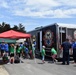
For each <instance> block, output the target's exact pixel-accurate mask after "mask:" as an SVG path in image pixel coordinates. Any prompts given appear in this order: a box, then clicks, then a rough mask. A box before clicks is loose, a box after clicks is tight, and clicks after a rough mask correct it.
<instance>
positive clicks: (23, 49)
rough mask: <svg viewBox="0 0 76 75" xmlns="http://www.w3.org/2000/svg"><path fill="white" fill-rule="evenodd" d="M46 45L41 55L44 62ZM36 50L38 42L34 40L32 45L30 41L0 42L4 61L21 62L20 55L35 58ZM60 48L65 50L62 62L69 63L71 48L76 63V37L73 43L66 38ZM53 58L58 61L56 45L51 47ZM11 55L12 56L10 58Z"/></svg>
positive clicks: (0, 52)
mask: <svg viewBox="0 0 76 75" xmlns="http://www.w3.org/2000/svg"><path fill="white" fill-rule="evenodd" d="M45 48H46V47H45V46H42V50H41V56H42V62H43V63H45V56H46V50H45ZM35 50H36V42H33V44H32V45H29V43H28V42H24V44H23V43H17V44H8V43H6V42H2V43H1V44H0V56H1V57H2V59H3V61H4V62H7V60H8V62H10V63H15V62H20V57H22V58H23V59H25V58H27V59H29V58H31V59H33V58H35ZM60 50H63V60H62V62H63V63H62V64H63V65H65V64H67V65H69V64H70V63H69V61H70V55H69V50H71V54H72V55H73V59H74V63H76V39H75V41H73V42H72V43H70V42H69V39H66V41H65V42H63V43H62V45H61V47H60ZM50 52H51V54H50V55H51V58H52V60H53V61H52V62H53V63H54V62H57V59H56V58H57V50H56V49H55V48H54V45H52V47H51V50H50ZM8 57H10V58H8Z"/></svg>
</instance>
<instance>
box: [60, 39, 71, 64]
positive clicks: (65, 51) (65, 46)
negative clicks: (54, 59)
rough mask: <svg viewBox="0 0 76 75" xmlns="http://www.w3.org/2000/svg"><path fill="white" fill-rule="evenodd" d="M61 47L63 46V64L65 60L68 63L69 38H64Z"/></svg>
mask: <svg viewBox="0 0 76 75" xmlns="http://www.w3.org/2000/svg"><path fill="white" fill-rule="evenodd" d="M61 47H62V48H63V63H62V64H63V65H65V62H67V65H69V59H70V56H69V49H70V48H71V44H70V43H69V39H66V41H65V42H63V43H62V45H61Z"/></svg>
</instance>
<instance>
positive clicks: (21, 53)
mask: <svg viewBox="0 0 76 75" xmlns="http://www.w3.org/2000/svg"><path fill="white" fill-rule="evenodd" d="M34 50H35V45H34V44H33V45H30V44H29V43H28V42H24V44H23V43H16V44H12V43H11V44H8V43H6V42H2V43H1V44H0V57H1V58H2V59H3V62H9V63H15V62H20V57H22V58H23V59H25V58H27V59H28V58H31V59H33V58H34V55H35V53H34Z"/></svg>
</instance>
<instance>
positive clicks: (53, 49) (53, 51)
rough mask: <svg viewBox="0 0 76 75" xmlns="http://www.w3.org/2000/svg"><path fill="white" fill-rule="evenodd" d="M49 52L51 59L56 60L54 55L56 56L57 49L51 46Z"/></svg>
mask: <svg viewBox="0 0 76 75" xmlns="http://www.w3.org/2000/svg"><path fill="white" fill-rule="evenodd" d="M51 53H52V56H51V57H52V59H53V62H57V60H56V57H57V51H56V50H55V48H54V47H52V48H51Z"/></svg>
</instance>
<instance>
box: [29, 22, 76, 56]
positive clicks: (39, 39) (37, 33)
mask: <svg viewBox="0 0 76 75" xmlns="http://www.w3.org/2000/svg"><path fill="white" fill-rule="evenodd" d="M28 33H30V34H31V35H32V41H36V54H40V52H41V50H42V46H43V45H44V46H45V47H46V48H45V50H46V56H48V57H50V56H51V48H52V45H53V44H54V48H55V49H56V50H57V53H58V57H60V56H59V55H60V53H59V52H60V49H59V47H60V45H61V44H62V42H64V41H65V40H66V38H68V39H69V42H70V43H72V41H73V39H75V38H76V25H74V24H57V23H54V24H51V25H47V26H44V27H43V26H41V27H37V28H35V30H32V31H29V32H28Z"/></svg>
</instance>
